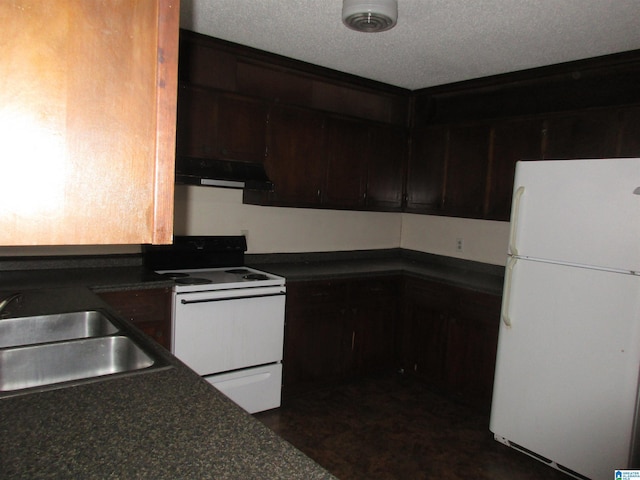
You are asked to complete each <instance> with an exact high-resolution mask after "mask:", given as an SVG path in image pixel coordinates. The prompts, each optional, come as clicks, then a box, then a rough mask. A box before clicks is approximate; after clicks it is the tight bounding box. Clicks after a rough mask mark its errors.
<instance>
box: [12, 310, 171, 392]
mask: <svg viewBox="0 0 640 480" xmlns="http://www.w3.org/2000/svg"><path fill="white" fill-rule="evenodd" d="M119 325H120V324H119V323H118V322H117V321H116V320H114V319H112V318H111V317H110V316H109V315H108V314H107V313H106V312H103V311H100V310H86V311H78V312H70V313H57V314H49V315H38V316H31V317H16V318H5V319H0V395H3V394H12V393H13V394H15V393H20V392H22V391H23V390H25V391H27V390H26V389H34V388H36V387H46V386H59V384H64V383H66V382H71V383H70V384H75V383H76V382H77V381H85V380H93V379H96V378H102V377H104V376H109V375H114V374H119V373H125V372H136V371H140V370H145V369H151V368H154V367H158V366H161V365H160V364H161V363H162V362H161V361H159V360H160V359H159V358H158V357H157V356H155V355H154V354H153V353H151V352H150V351H148V350H146V349H145V348H143V347H142V346H141V345H140V344H139V343H137V342H136V341H134V339H132V338H131V337H130V336H129V335H127V332H126V329H125V328H123V327H122V326H119ZM74 381H76V382H74ZM28 391H31V390H28Z"/></svg>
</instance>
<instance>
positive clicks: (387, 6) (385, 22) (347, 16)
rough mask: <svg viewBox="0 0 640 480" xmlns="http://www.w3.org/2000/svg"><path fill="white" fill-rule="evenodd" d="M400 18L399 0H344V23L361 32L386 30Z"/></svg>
mask: <svg viewBox="0 0 640 480" xmlns="http://www.w3.org/2000/svg"><path fill="white" fill-rule="evenodd" d="M397 20H398V1H397V0H344V3H343V4H342V23H344V24H345V25H346V26H347V27H349V28H351V29H352V30H357V31H359V32H370V33H372V32H384V31H385V30H389V29H391V28H393V27H394V26H395V24H396V22H397Z"/></svg>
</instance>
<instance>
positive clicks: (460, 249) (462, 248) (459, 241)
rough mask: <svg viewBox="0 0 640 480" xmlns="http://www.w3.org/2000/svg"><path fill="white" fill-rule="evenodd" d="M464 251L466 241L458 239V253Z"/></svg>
mask: <svg viewBox="0 0 640 480" xmlns="http://www.w3.org/2000/svg"><path fill="white" fill-rule="evenodd" d="M463 251H464V240H463V239H462V238H456V252H463Z"/></svg>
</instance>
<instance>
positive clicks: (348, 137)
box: [322, 117, 369, 209]
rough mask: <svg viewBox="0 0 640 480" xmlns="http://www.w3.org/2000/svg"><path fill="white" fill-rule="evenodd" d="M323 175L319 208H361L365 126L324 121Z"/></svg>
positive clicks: (336, 119) (362, 123)
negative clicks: (324, 159)
mask: <svg viewBox="0 0 640 480" xmlns="http://www.w3.org/2000/svg"><path fill="white" fill-rule="evenodd" d="M326 129H327V140H326V161H327V171H326V180H325V185H324V188H323V190H322V204H323V205H324V206H328V207H336V208H356V209H357V208H360V207H362V206H363V205H364V200H365V199H364V193H365V182H366V167H367V156H368V145H369V131H368V129H367V123H365V122H359V121H356V120H348V119H343V118H337V117H328V118H327V127H326Z"/></svg>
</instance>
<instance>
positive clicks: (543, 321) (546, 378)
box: [489, 158, 640, 480]
mask: <svg viewBox="0 0 640 480" xmlns="http://www.w3.org/2000/svg"><path fill="white" fill-rule="evenodd" d="M639 373H640V159H637V158H636V159H633V158H626V159H597V160H545V161H521V162H518V163H517V166H516V176H515V184H514V195H513V204H512V212H511V232H510V238H509V251H508V261H507V267H506V272H505V282H504V292H503V300H502V313H501V324H500V334H499V341H498V353H497V359H496V372H495V381H494V390H493V402H492V407H491V419H490V426H489V428H490V430H491V432H493V434H494V436H495V438H496V440H498V441H500V442H502V443H504V444H505V445H508V446H510V447H512V448H515V449H518V450H520V451H521V452H523V453H526V454H529V455H531V456H533V457H535V458H537V459H539V460H541V461H543V462H546V463H548V464H549V465H550V466H552V467H554V468H557V469H560V470H563V471H565V472H566V473H568V474H569V475H572V476H574V477H576V478H589V479H593V480H600V479H608V478H614V471H615V470H616V469H640V462H639V456H638V452H639V451H640V437H639V432H638V427H639V425H638V421H637V420H638V419H637V417H638V378H639Z"/></svg>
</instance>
